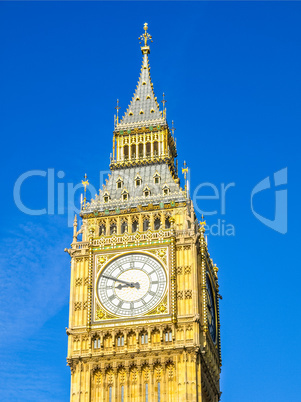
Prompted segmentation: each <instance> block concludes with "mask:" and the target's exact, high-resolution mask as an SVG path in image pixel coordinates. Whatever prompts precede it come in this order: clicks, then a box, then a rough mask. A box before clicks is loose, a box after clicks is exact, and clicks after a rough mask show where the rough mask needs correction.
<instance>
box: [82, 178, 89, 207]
mask: <svg viewBox="0 0 301 402" xmlns="http://www.w3.org/2000/svg"><path fill="white" fill-rule="evenodd" d="M82 185H83V186H84V188H85V190H84V206H85V205H86V199H87V198H86V193H87V186H88V185H89V181H88V179H87V173H85V180H82Z"/></svg>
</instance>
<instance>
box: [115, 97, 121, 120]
mask: <svg viewBox="0 0 301 402" xmlns="http://www.w3.org/2000/svg"><path fill="white" fill-rule="evenodd" d="M115 109H116V110H117V116H116V123H117V126H118V111H119V109H120V106H119V99H117V105H116V106H115Z"/></svg>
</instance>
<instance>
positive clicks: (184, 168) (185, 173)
mask: <svg viewBox="0 0 301 402" xmlns="http://www.w3.org/2000/svg"><path fill="white" fill-rule="evenodd" d="M182 173H184V180H185V192H186V194H187V193H188V187H187V173H188V167H187V166H186V161H184V167H183V168H182Z"/></svg>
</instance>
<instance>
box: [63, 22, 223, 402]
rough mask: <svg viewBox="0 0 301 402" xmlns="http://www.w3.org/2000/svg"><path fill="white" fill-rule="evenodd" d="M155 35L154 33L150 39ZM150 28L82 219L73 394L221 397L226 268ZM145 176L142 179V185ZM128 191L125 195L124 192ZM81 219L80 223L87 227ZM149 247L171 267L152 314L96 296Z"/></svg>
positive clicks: (79, 397) (206, 400) (169, 400)
mask: <svg viewBox="0 0 301 402" xmlns="http://www.w3.org/2000/svg"><path fill="white" fill-rule="evenodd" d="M145 35H146V36H145ZM149 39H150V36H149V34H148V32H147V25H145V26H144V34H143V36H142V42H143V45H142V47H141V50H142V54H143V62H142V67H141V73H140V77H139V81H138V84H137V87H136V90H135V93H134V96H133V99H132V100H131V102H130V104H129V107H128V109H127V111H126V112H125V114H124V116H123V117H122V118H121V119H119V115H118V111H119V103H117V107H116V110H117V116H116V120H115V129H114V133H113V154H112V159H111V165H110V169H111V173H110V175H109V177H108V180H107V181H106V184H105V185H104V187H103V188H102V189H100V191H99V194H98V195H96V197H95V198H94V199H92V200H87V198H86V188H87V186H88V185H89V183H88V179H87V177H85V180H84V181H83V186H84V189H85V191H84V199H83V202H82V205H81V213H80V217H81V222H80V226H79V222H78V220H77V217H76V216H75V219H74V226H73V241H72V244H71V248H69V249H68V250H67V249H66V251H68V253H69V255H70V256H71V278H70V283H71V286H70V313H69V327H68V329H67V334H68V357H67V362H68V365H69V366H70V369H71V393H70V401H71V402H75V401H77V402H78V401H79V402H82V401H83V402H84V401H87V402H88V401H89V402H96V401H97V402H98V401H101V402H113V401H114V402H132V401H135V402H144V401H147V402H157V401H159V399H160V401H161V402H173V401H178V402H184V401H189V402H197V401H198V402H200V401H202V402H211V401H214V402H217V401H218V400H219V399H220V395H221V392H220V387H219V378H220V370H221V354H220V351H221V347H220V321H219V299H220V295H219V285H218V276H217V274H218V268H217V267H216V266H215V265H214V264H213V261H212V259H211V257H210V254H209V252H208V247H207V242H206V236H205V230H204V224H205V222H204V221H202V222H200V223H199V222H198V221H197V219H196V214H195V212H194V207H193V203H192V201H191V199H190V197H189V194H188V188H187V185H186V184H187V183H186V179H187V178H186V174H187V170H188V168H187V167H186V166H184V169H183V173H184V179H185V185H184V188H181V187H180V181H179V176H178V168H177V163H176V157H177V151H176V145H175V144H176V141H175V138H174V127H172V129H171V130H170V129H169V126H168V123H167V120H166V108H165V102H166V101H165V98H163V101H164V103H163V110H162V111H160V110H159V104H158V102H157V98H156V97H155V94H154V91H153V85H152V82H151V78H150V74H149V71H150V67H149V61H148V55H149V53H150V48H149ZM137 180H138V182H137ZM125 194H126V196H125ZM78 226H79V227H78ZM132 253H142V254H146V255H150V256H152V258H155V259H156V260H157V261H158V262H159V263H160V264H161V265H162V267H163V268H164V269H165V271H166V277H167V287H166V292H165V294H164V296H163V298H162V299H161V300H160V302H159V303H158V304H157V305H156V306H154V308H153V309H152V310H151V311H148V312H147V313H146V314H141V315H140V316H135V317H126V318H125V317H120V316H117V315H114V314H112V313H110V312H109V311H108V309H106V307H105V306H103V305H102V304H101V302H100V300H99V298H98V296H97V280H98V277H99V274H100V272H101V271H102V270H103V269H104V268H105V267H106V266H107V265H108V264H109V263H110V261H113V260H114V259H116V258H118V257H119V256H123V255H128V254H132ZM206 276H208V278H209V280H210V283H211V287H212V293H213V301H214V311H215V320H216V322H215V324H216V325H215V327H216V342H213V340H212V338H211V335H210V331H209V323H208V307H207V300H206V297H207V296H206Z"/></svg>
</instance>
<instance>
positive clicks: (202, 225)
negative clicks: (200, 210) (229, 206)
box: [200, 215, 206, 227]
mask: <svg viewBox="0 0 301 402" xmlns="http://www.w3.org/2000/svg"><path fill="white" fill-rule="evenodd" d="M200 225H201V227H204V226H205V225H206V221H205V219H204V215H202V220H201V221H200Z"/></svg>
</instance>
